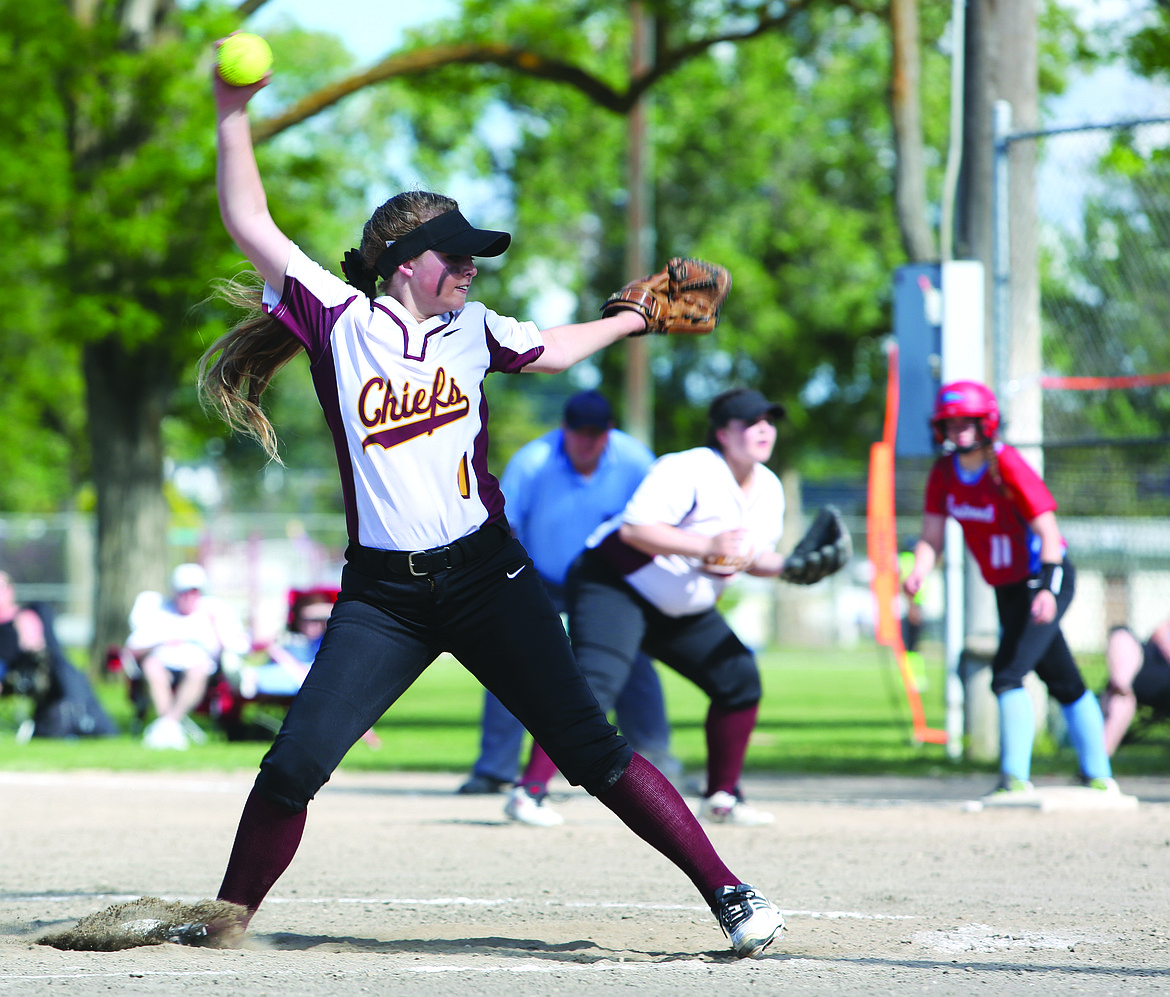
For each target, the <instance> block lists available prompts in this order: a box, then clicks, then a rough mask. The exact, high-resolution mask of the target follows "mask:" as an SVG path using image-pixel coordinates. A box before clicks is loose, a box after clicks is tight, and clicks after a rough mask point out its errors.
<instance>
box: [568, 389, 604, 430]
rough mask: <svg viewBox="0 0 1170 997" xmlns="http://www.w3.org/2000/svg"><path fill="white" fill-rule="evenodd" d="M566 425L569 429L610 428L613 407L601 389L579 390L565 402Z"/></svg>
mask: <svg viewBox="0 0 1170 997" xmlns="http://www.w3.org/2000/svg"><path fill="white" fill-rule="evenodd" d="M565 425H566V426H568V427H569V429H586V428H588V429H609V427H610V426H612V425H613V409H612V408H611V407H610V404H609V400H608V399H607V398H606V397H605V395H603V394H602V393H601V392H600V391H579V392H578V393H577V394H575V395H573V397H572V398H570V399H569V400H568V401H567V402H566V403H565Z"/></svg>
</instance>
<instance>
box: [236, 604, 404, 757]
mask: <svg viewBox="0 0 1170 997" xmlns="http://www.w3.org/2000/svg"><path fill="white" fill-rule="evenodd" d="M334 599H335V595H334V594H333V593H332V592H328V591H325V590H322V589H312V590H309V591H307V592H299V593H297V594H296V596H295V597H294V599H293V602H292V606H291V608H290V609H289V621H288V632H287V633H286V634H285V635H284V636H283V637H282V638H281V639H280V640H278V641H275V642H274V643H272V644H270V645H268V646H267V647H266V648H265V649H264V650H265V652H266V653H267V654H268V659H269V660H268V661H267V662H266V663H265V664H262V665H245V666H244V667H243V668H242V669H241V670H240V690H239V691H240V695H241V696H242V697H243V698H244V699H255V698H256V697H257V696H295V695H296V694H297V691H298V690H299V689H300V687H301V683H302V682H304V681H305V676H306V675H308V674H309V668H310V667H311V666H312V664H313V659H314V658H316V656H317V649H318V648H319V647H320V646H321V639H322V638H323V637H324V636H325V626H326V624H327V623H328V621H329V615H330V614H331V613H332V612H333V602H334ZM362 740H363V741H365V742H366V744H368V745H369V746H370V747H372V748H376V747H378V746H379V745H381V743H382V740H381V738H379V737H378V735H377V734H376V733H374V731H373V729H372V728H371V729H370V730H368V731H366V732H365V734H363V735H362Z"/></svg>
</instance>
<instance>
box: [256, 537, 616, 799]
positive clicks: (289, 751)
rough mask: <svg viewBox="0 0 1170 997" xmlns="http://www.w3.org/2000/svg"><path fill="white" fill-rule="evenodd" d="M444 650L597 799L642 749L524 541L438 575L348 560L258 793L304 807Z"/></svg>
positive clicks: (259, 780) (263, 771) (266, 763)
mask: <svg viewBox="0 0 1170 997" xmlns="http://www.w3.org/2000/svg"><path fill="white" fill-rule="evenodd" d="M443 651H449V652H450V653H451V654H453V655H454V656H455V657H456V658H457V659H458V660H459V661H460V662H461V663H462V664H463V666H464V667H465V668H467V670H468V671H470V672H471V673H472V674H473V675H474V676H475V677H476V678H477V679H479V681H480V682H482V683H483V685H484V686H486V687H487V688H488V689H490V690H491V691H492V692H493V693H495V695H496V696H497V697H498V698H499V700H500V702H502V703H503V704H504V706H505V707H507V709H508V710H509V711H510V712H511V713H512V714H513V715H514V716H515V717H516V718H517V719H518V720H520V722H521V723H523V724H524V726H525V727H526V728H528V730H529V731H530V732H531V734H532V736H533V737H534V738H535V739H536V740H537V741H539V742H540V744H541V745H542V746H543V747H544V749H545V751H547V752H548V754H549V756H550V757H551V758H552V760H553V761H554V762H555V763H556V765H557V768H559V769H560V771H561V773H562V774H563V775H564V776H565V778H566V779H568V780H569V781H570V782H571V783H573V784H574V785H580V786H583V787H584V788H585V789H586V790H587V791H588V792H590V793H592V794H594V795H596V794H598V793H601V792H604V791H605V790H607V789H609V788H610V787H611V786H612V785H613V784H614V783H615V782H617V780H618V779H619V778H621V776H622V773H623V772H625V770H626V766H627V765H629V762H630V758H631V756H632V752H631V750H630V748H629V746H628V745H627V744H626V741H625V739H624V738H623V737H621V735H619V734H618V732H617V730H616V729H615V728H614V727H613V726H612V725H611V724H610V723H609V722H608V721H607V720H606V718H605V714H604V713H603V712H602V711H601V709H600V708H599V707H598V705H597V700H596V699H595V698H594V696H593V693H592V692H590V690H589V686H588V684H587V683H586V681H585V679H584V678H583V677H582V675H581V672H580V670H579V669H578V668H577V664H576V661H575V660H574V658H573V653H572V651H571V650H570V647H569V642H568V639H567V638H566V636H565V631H564V627H563V626H562V625H561V621H560V617H559V616H558V615H557V612H556V610H555V609H554V608H553V604H552V602H551V600H550V599H549V597H548V594H547V593H546V592H545V590H544V586H543V585H542V584H541V581H540V578H539V576H538V575H537V573H536V569H535V568H534V567H533V565H532V561H531V560H530V559H529V558H528V554H527V552H526V551H525V550H524V548H523V546H522V545H521V544H520V542H519V541H517V540H514V539H509V540H507V541H505V542H504V543H503V544H502V545H501V546H500V547H498V548H497V549H495V550H493V551H491V552H490V553H488V554H486V555H484V556H483V557H480V558H478V559H476V560H473V561H470V562H467V563H464V564H461V565H459V566H458V567H454V568H449V569H447V570H444V571H440V572H438V573H436V574H434V575H431V576H428V577H421V578H416V577H411V576H402V575H395V576H388V577H372V576H371V575H370V574H365V573H363V572H362V571H359V570H358V569H357V568H356V567H355V565H354V564H353V563H350V564H347V565H346V567H345V570H344V572H343V574H342V581H341V595H340V596H339V597H338V601H337V605H336V606H335V608H334V610H333V614H332V615H331V616H330V618H329V625H328V627H327V629H326V631H325V638H324V640H323V641H322V643H321V649H320V650H319V651H318V653H317V658H316V660H315V661H314V663H313V666H312V668H311V670H310V671H309V674H308V677H307V678H306V679H305V682H304V685H302V687H301V690H300V692H299V693H298V694H297V697H296V699H295V700H293V703H292V706H291V707H290V708H289V711H288V715H287V717H286V718H285V721H284V724H283V726H282V727H281V729H280V732H279V733H278V734H277V736H276V740H275V741H274V742H273V745H272V747H271V748H270V749H269V751H268V753H267V754H266V755H265V756H264V760H263V761H262V762H261V764H260V774H259V776H258V777H257V780H256V787H257V789H258V790H259V791H260V792H261V793H262V794H263V795H264V796H265V797H267V798H268V799H269V800H271V801H272V802H274V803H277V804H279V805H281V806H284V807H287V808H289V809H291V810H298V811H299V810H303V809H304V808H305V807H306V806H307V805H308V803H309V800H311V799H312V798H313V796H314V794H315V793H316V792H317V790H318V789H320V788H321V786H322V785H324V783H325V782H326V781H327V780H328V779H329V776H330V775H331V774H332V772H333V770H334V769H335V768H336V767H337V765H338V764H339V763H340V762H341V760H342V758H344V757H345V754H346V752H347V751H349V749H350V748H351V747H352V746H353V744H354V743H355V742H356V741H357V739H358V738H359V737H361V735H362V734H363V733H365V731H367V730H368V729H369V728H370V727H371V726H372V725H373V723H374V722H375V721H376V720H377V719H378V718H379V717H381V716H382V714H383V713H385V712H386V710H387V709H389V708H390V706H391V705H392V704H393V703H394V702H395V700H397V699H398V697H399V696H401V695H402V694H403V693H404V692H405V691H406V690H407V689H408V688H409V687H410V685H411V683H412V682H414V680H415V679H416V678H418V677H419V675H421V674H422V672H423V671H424V669H426V667H427V666H428V665H429V664H430V663H431V662H432V661H434V659H435V658H436V657H437V656H438V655H439V654H440V653H441V652H443Z"/></svg>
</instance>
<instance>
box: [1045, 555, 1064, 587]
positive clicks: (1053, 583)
mask: <svg viewBox="0 0 1170 997" xmlns="http://www.w3.org/2000/svg"><path fill="white" fill-rule="evenodd" d="M1063 584H1064V565H1063V564H1049V563H1048V562H1047V561H1045V562H1044V563H1043V564H1042V565H1040V588H1041V589H1047V590H1048V591H1049V592H1051V593H1052V594H1053V595H1060V587H1061V586H1062V585H1063Z"/></svg>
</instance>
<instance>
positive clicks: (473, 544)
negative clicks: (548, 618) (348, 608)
mask: <svg viewBox="0 0 1170 997" xmlns="http://www.w3.org/2000/svg"><path fill="white" fill-rule="evenodd" d="M511 537H512V532H511V530H509V528H508V526H507V524H506V523H505V522H503V521H502V520H497V521H496V522H494V523H488V524H487V525H486V526H483V527H480V529H478V530H476V531H475V532H474V533H469V534H468V535H467V536H465V537H462V538H460V539H459V540H456V541H455V542H454V543H452V544H444V545H443V546H442V547H432V548H431V549H430V550H381V549H379V548H377V547H363V546H361V545H360V544H350V545H349V546H348V547H347V548H346V549H345V559H346V560H347V561H348V562H349V563H350V564H352V565H353V566H354V567H355V568H357V569H359V570H361V571H365V572H367V573H368V574H373V575H381V574H390V575H413V576H414V577H415V578H426V577H427V576H429V575H434V574H437V573H438V572H440V571H446V570H447V569H448V568H456V567H458V566H459V565H461V564H464V563H466V562H467V561H474V560H475V559H476V558H480V557H483V556H484V555H485V554H490V553H491V552H492V551H493V550H496V549H497V548H498V547H502V546H503V545H504V544H505V543H506V542H507V541H508V540H510V539H511Z"/></svg>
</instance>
